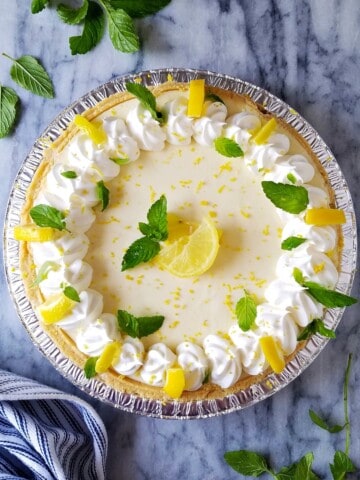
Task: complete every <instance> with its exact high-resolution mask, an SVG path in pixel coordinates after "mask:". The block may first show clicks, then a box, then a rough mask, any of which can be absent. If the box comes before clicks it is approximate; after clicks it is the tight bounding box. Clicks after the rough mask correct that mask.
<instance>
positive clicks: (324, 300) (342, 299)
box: [303, 281, 357, 308]
mask: <svg viewBox="0 0 360 480" xmlns="http://www.w3.org/2000/svg"><path fill="white" fill-rule="evenodd" d="M303 286H304V287H305V288H306V289H307V293H309V294H310V295H311V296H312V297H313V298H315V300H317V301H318V302H319V303H321V304H322V305H324V306H325V307H328V308H335V307H348V306H350V305H353V304H354V303H357V299H356V298H354V297H350V296H349V295H345V294H344V293H340V292H337V291H335V290H329V289H327V288H325V287H323V286H321V285H319V284H318V283H315V282H306V281H305V282H304V283H303Z"/></svg>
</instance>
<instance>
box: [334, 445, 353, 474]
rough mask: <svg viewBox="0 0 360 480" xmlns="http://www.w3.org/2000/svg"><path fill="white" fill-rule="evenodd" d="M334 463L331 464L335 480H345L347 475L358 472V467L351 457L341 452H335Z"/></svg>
mask: <svg viewBox="0 0 360 480" xmlns="http://www.w3.org/2000/svg"><path fill="white" fill-rule="evenodd" d="M333 462H334V463H332V464H330V470H331V474H332V477H333V480H343V479H344V478H345V475H346V474H347V473H354V472H356V467H355V465H354V464H353V462H352V461H351V459H350V458H349V456H348V455H346V453H344V452H341V451H340V450H338V451H336V452H335V455H334V460H333Z"/></svg>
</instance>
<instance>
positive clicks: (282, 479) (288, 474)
mask: <svg viewBox="0 0 360 480" xmlns="http://www.w3.org/2000/svg"><path fill="white" fill-rule="evenodd" d="M298 465H299V464H298V462H296V463H293V464H292V465H290V466H288V467H283V468H282V469H281V470H280V471H279V472H278V473H277V474H276V475H275V478H276V480H294V479H295V474H296V470H297V468H298ZM308 478H309V480H320V479H319V477H318V476H317V475H315V473H314V472H312V471H310V473H309V477H308Z"/></svg>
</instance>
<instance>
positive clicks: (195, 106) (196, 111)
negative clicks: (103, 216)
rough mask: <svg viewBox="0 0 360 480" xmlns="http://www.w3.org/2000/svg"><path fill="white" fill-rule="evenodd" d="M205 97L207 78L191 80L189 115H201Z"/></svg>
mask: <svg viewBox="0 0 360 480" xmlns="http://www.w3.org/2000/svg"><path fill="white" fill-rule="evenodd" d="M204 99H205V80H204V79H203V78H199V79H196V80H190V88H189V102H188V110H187V114H188V116H189V117H194V118H199V117H201V113H202V108H203V104H204Z"/></svg>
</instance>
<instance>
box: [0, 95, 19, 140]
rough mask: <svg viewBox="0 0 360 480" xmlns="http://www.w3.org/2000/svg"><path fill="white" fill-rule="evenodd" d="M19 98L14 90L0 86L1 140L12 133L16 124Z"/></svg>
mask: <svg viewBox="0 0 360 480" xmlns="http://www.w3.org/2000/svg"><path fill="white" fill-rule="evenodd" d="M18 101H19V97H18V96H17V95H16V93H15V92H14V90H13V89H12V88H9V87H3V86H2V85H0V138H4V137H6V136H7V135H9V133H10V132H11V129H12V127H13V125H14V123H15V119H16V112H17V105H18Z"/></svg>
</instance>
